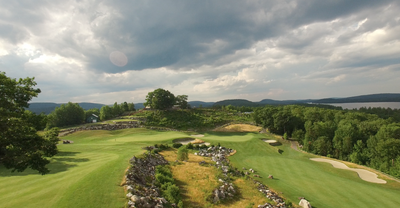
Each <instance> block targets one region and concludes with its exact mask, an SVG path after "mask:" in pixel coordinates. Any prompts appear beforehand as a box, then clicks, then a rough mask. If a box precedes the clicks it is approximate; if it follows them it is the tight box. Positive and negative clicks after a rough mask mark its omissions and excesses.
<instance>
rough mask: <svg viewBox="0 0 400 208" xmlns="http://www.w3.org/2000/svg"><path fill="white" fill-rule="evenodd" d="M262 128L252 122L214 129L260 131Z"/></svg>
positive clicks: (220, 130) (222, 130)
mask: <svg viewBox="0 0 400 208" xmlns="http://www.w3.org/2000/svg"><path fill="white" fill-rule="evenodd" d="M261 129H262V128H261V127H259V126H254V125H250V124H232V125H229V126H225V127H220V128H216V129H214V131H219V132H259V131H260V130H261Z"/></svg>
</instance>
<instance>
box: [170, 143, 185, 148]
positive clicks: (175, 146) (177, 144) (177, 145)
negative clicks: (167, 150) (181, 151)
mask: <svg viewBox="0 0 400 208" xmlns="http://www.w3.org/2000/svg"><path fill="white" fill-rule="evenodd" d="M182 146H183V144H181V143H174V144H173V145H172V147H173V148H177V149H178V148H179V147H182Z"/></svg>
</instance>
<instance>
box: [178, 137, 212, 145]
mask: <svg viewBox="0 0 400 208" xmlns="http://www.w3.org/2000/svg"><path fill="white" fill-rule="evenodd" d="M173 142H174V143H181V144H183V145H187V144H189V143H192V144H198V145H203V144H205V145H207V146H208V145H210V143H209V142H204V141H202V140H200V139H193V138H183V139H175V140H174V141H173Z"/></svg>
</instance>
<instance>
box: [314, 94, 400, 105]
mask: <svg viewBox="0 0 400 208" xmlns="http://www.w3.org/2000/svg"><path fill="white" fill-rule="evenodd" d="M312 102H313V103H370V102H400V93H381V94H371V95H360V96H354V97H347V98H325V99H320V100H314V101H312Z"/></svg>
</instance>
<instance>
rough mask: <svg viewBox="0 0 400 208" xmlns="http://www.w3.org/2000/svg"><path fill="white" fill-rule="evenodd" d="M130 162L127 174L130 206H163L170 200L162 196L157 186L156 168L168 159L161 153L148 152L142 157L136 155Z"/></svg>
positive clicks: (166, 162)
mask: <svg viewBox="0 0 400 208" xmlns="http://www.w3.org/2000/svg"><path fill="white" fill-rule="evenodd" d="M129 162H130V164H131V168H129V169H128V171H127V174H126V176H125V181H126V182H125V188H126V190H127V191H128V194H127V195H126V197H127V198H128V199H129V202H128V205H129V207H132V208H133V207H138V208H141V207H143V208H147V207H148V208H150V207H158V208H163V207H164V206H165V204H167V203H168V201H167V200H166V199H165V198H162V197H161V192H160V190H159V188H157V187H156V186H155V182H156V179H155V169H156V166H158V165H166V164H168V161H166V160H165V159H164V157H163V156H161V155H159V154H151V153H150V152H147V153H144V154H143V155H142V156H141V157H135V156H134V157H133V158H132V159H130V161H129Z"/></svg>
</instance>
